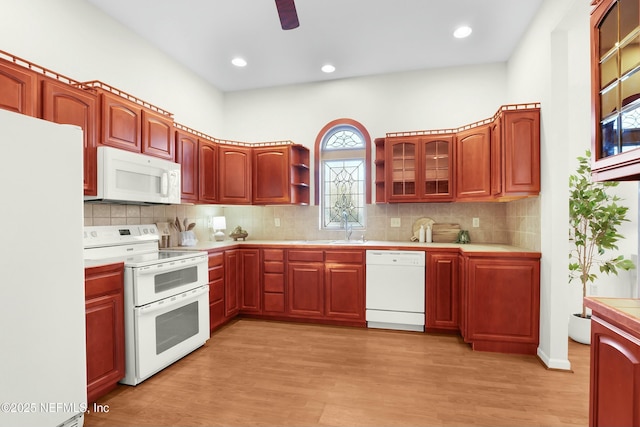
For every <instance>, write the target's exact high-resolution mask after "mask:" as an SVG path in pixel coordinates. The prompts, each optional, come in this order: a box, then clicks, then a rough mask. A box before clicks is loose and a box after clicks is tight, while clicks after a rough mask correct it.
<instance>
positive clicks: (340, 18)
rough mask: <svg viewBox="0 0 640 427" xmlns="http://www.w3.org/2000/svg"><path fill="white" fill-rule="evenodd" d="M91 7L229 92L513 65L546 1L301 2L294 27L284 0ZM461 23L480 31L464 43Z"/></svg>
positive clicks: (151, 0)
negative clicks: (285, 26) (283, 20)
mask: <svg viewBox="0 0 640 427" xmlns="http://www.w3.org/2000/svg"><path fill="white" fill-rule="evenodd" d="M87 1H88V2H90V3H93V4H94V5H95V6H97V7H98V8H100V9H102V10H103V11H104V12H105V13H107V14H108V15H111V16H112V17H113V18H114V19H116V20H117V21H119V22H120V23H122V24H123V25H125V26H127V27H129V28H131V29H132V30H133V31H135V32H136V33H138V34H140V35H141V36H142V37H143V38H145V39H147V40H149V41H150V42H151V43H152V44H154V45H156V46H157V47H158V48H160V49H161V50H163V51H164V52H166V53H167V54H168V55H169V56H171V57H173V58H174V59H175V60H177V61H179V62H180V63H182V64H184V65H185V66H186V67H187V68H189V69H191V70H193V71H194V72H195V73H197V74H198V75H200V76H202V77H203V78H204V79H206V80H207V81H209V82H210V83H211V84H213V85H214V86H215V87H217V88H218V89H220V90H221V91H223V92H231V91H239V90H246V89H257V88H264V87H272V86H280V85H288V84H296V83H310V82H319V81H325V80H333V79H342V78H348V77H356V76H368V75H377V74H385V73H393V72H402V71H411V70H419V69H427V68H440V67H450V66H461V65H470V64H482V63H491V62H501V61H506V60H507V59H508V58H509V56H510V55H511V52H512V51H513V49H514V48H515V46H516V45H517V43H518V41H519V40H520V38H521V37H522V35H523V33H524V31H525V30H526V28H527V26H528V25H529V22H530V21H531V20H532V18H533V16H534V15H535V13H536V11H537V10H538V8H539V6H540V4H541V3H542V0H296V9H297V11H298V17H299V20H300V26H299V27H298V28H296V29H293V30H287V31H284V30H282V29H281V27H280V21H279V19H278V14H277V10H276V5H275V1H274V0H87ZM461 24H465V25H469V26H471V27H472V28H473V33H472V34H471V36H469V37H468V38H466V39H455V38H454V37H453V36H452V33H453V31H454V29H455V28H456V27H457V26H459V25H461ZM236 56H240V57H242V58H244V59H245V60H246V61H247V62H248V65H247V66H246V67H243V68H238V67H235V66H233V65H232V64H231V59H233V58H234V57H236ZM326 63H330V64H332V65H334V66H335V67H336V71H335V72H334V73H331V74H325V73H323V72H322V71H321V70H320V68H321V66H322V65H324V64H326Z"/></svg>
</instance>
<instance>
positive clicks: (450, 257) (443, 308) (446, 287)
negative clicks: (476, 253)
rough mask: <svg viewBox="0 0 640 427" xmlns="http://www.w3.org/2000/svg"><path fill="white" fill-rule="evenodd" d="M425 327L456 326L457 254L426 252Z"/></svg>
mask: <svg viewBox="0 0 640 427" xmlns="http://www.w3.org/2000/svg"><path fill="white" fill-rule="evenodd" d="M427 263H428V267H427V289H426V292H425V295H426V299H427V300H426V302H425V307H427V312H426V325H425V326H426V327H427V328H441V329H450V330H456V329H457V328H458V309H459V296H458V288H459V279H458V269H459V266H458V254H451V253H443V254H437V253H429V254H427Z"/></svg>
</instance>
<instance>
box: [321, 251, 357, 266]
mask: <svg viewBox="0 0 640 427" xmlns="http://www.w3.org/2000/svg"><path fill="white" fill-rule="evenodd" d="M325 255H326V262H327V263H340V264H343V263H357V264H363V263H364V252H363V251H326V252H325Z"/></svg>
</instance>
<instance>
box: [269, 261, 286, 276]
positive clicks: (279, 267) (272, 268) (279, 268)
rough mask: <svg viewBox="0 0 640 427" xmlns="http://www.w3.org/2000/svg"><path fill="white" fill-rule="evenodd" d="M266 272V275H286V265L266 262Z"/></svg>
mask: <svg viewBox="0 0 640 427" xmlns="http://www.w3.org/2000/svg"><path fill="white" fill-rule="evenodd" d="M264 272H265V273H284V263H283V262H265V263H264Z"/></svg>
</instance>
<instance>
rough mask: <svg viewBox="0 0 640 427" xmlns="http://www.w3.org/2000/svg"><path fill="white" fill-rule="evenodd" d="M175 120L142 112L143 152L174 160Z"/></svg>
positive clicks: (149, 112)
mask: <svg viewBox="0 0 640 427" xmlns="http://www.w3.org/2000/svg"><path fill="white" fill-rule="evenodd" d="M173 150H174V132H173V120H171V119H170V118H168V117H166V116H163V115H161V114H156V113H153V112H151V111H146V110H144V111H142V152H143V153H144V154H148V155H150V156H154V157H160V158H163V159H167V160H171V161H173V160H174V154H173V153H174V151H173Z"/></svg>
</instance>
